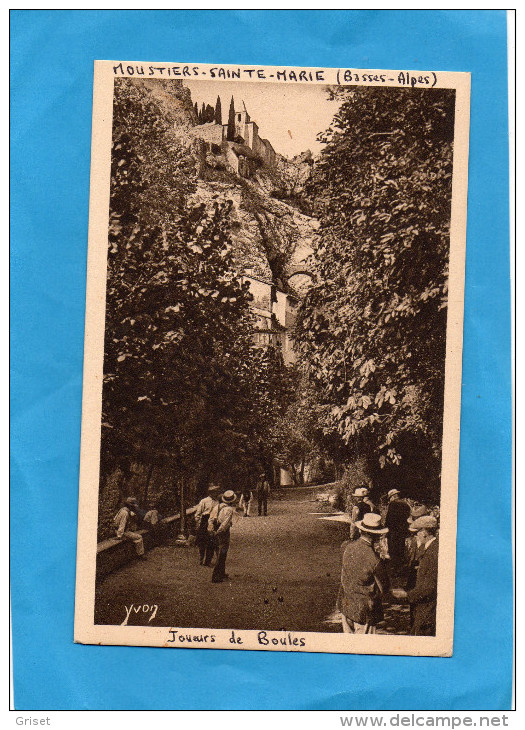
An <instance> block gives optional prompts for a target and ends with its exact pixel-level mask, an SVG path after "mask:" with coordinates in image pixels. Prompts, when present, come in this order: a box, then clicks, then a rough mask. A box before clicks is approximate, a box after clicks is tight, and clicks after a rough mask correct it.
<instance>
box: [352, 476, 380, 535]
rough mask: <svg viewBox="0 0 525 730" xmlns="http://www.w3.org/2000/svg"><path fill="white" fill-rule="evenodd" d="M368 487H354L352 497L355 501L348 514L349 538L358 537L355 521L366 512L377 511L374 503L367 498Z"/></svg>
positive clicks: (359, 519)
mask: <svg viewBox="0 0 525 730" xmlns="http://www.w3.org/2000/svg"><path fill="white" fill-rule="evenodd" d="M368 495H369V491H368V487H364V486H362V487H357V489H354V495H353V496H354V497H355V498H356V502H355V503H354V506H353V507H352V513H351V515H350V519H351V523H350V540H357V539H358V537H359V530H358V529H357V527H356V523H357V522H360V521H361V520H362V519H363V517H364V516H365V515H366V514H367V513H368V512H377V510H376V508H375V505H374V503H373V502H372V501H371V499H370V498H369V496H368Z"/></svg>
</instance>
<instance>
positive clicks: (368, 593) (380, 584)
mask: <svg viewBox="0 0 525 730" xmlns="http://www.w3.org/2000/svg"><path fill="white" fill-rule="evenodd" d="M356 527H357V529H358V530H359V533H360V537H359V539H358V540H354V541H351V542H349V543H348V544H347V546H346V548H345V551H344V553H343V568H342V571H341V591H340V594H339V601H338V603H339V606H338V607H339V610H340V612H341V615H342V623H343V631H344V632H345V633H347V634H375V631H376V625H377V623H378V621H381V619H382V618H383V610H382V604H381V596H382V595H383V593H385V592H386V591H387V590H388V577H387V574H386V570H385V566H384V562H383V561H382V560H381V558H380V557H379V556H378V554H377V552H376V550H375V547H376V546H377V543H378V542H379V540H380V539H381V536H382V535H385V534H386V533H387V532H388V530H387V528H385V527H382V526H381V516H380V515H376V514H374V513H373V512H367V513H366V514H365V515H364V517H363V519H362V520H359V521H358V522H356Z"/></svg>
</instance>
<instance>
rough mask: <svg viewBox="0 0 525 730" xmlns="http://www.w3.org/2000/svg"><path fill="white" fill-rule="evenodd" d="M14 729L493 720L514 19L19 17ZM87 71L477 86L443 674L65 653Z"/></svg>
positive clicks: (506, 629) (506, 444) (506, 518)
mask: <svg viewBox="0 0 525 730" xmlns="http://www.w3.org/2000/svg"><path fill="white" fill-rule="evenodd" d="M11 34H12V45H11V50H12V66H11V84H12V87H11V90H12V158H11V160H12V168H11V176H12V188H11V191H12V193H11V194H12V197H11V205H12V257H11V282H12V310H11V316H12V501H11V524H12V538H11V539H12V558H11V560H12V573H11V585H12V611H13V649H14V689H15V706H16V708H17V709H19V710H52V709H55V710H57V709H73V710H82V709H90V710H102V709H114V710H116V709H128V710H129V709H135V710H143V709H144V710H145V709H211V708H219V709H226V708H230V709H311V710H324V709H332V710H346V711H351V710H384V709H387V710H445V709H446V710H503V709H508V708H509V707H510V701H511V674H512V559H511V457H510V455H511V379H510V294H509V239H508V136H507V116H506V115H507V71H506V62H507V58H506V16H505V12H504V11H499V10H496V11H453V10H452V11H451V10H447V11H443V10H442V11H421V10H420V11H417V10H416V11H381V10H363V11H352V10H347V11H266V10H257V11H246V10H245V11H187V10H186V11H119V10H108V11H27V10H26V11H12V13H11ZM94 59H130V60H142V61H148V60H157V61H168V60H172V61H188V62H192V61H193V62H194V61H197V62H203V63H235V64H275V65H290V66H303V65H304V66H321V67H322V66H335V67H354V68H399V69H414V70H415V69H435V70H448V71H470V72H472V107H471V133H470V162H469V198H468V205H469V208H468V237H467V265H466V292H465V343H464V364H463V392H462V398H463V400H462V430H461V463H460V484H459V523H458V524H459V529H458V543H457V549H458V550H457V553H458V562H457V594H456V623H455V646H454V656H453V657H452V658H447V659H443V658H413V657H385V656H375V657H374V656H351V655H349V656H343V655H330V654H325V655H323V654H317V655H316V654H293V653H291V654H286V653H270V652H241V651H238V652H234V651H230V652H227V651H213V650H200V651H199V650H191V651H190V650H180V651H165V650H162V649H154V648H127V647H98V646H81V645H75V644H73V600H74V579H75V552H76V519H77V498H78V497H77V495H78V466H79V448H80V416H81V390H82V357H83V334H84V297H85V278H86V250H87V226H88V193H89V164H90V135H91V103H92V81H93V60H94Z"/></svg>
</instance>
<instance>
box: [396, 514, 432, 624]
mask: <svg viewBox="0 0 525 730" xmlns="http://www.w3.org/2000/svg"><path fill="white" fill-rule="evenodd" d="M409 529H410V531H411V532H413V533H415V534H416V535H417V538H418V541H419V545H420V548H419V565H418V568H417V577H416V584H415V586H414V588H412V589H410V590H408V591H405V590H404V589H403V588H393V589H392V595H393V596H394V597H395V598H398V599H406V600H407V601H408V603H409V604H410V610H411V615H412V617H413V624H412V631H411V634H412V636H435V635H436V605H437V580H438V553H439V541H438V538H437V536H436V532H437V520H436V518H435V517H433V516H432V515H425V516H424V517H419V518H418V519H417V520H415V521H414V522H413V523H412V524H411V525H410V528H409Z"/></svg>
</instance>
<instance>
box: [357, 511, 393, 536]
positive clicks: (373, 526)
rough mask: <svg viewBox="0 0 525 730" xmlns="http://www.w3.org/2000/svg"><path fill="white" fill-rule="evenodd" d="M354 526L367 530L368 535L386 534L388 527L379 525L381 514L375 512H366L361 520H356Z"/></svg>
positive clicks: (363, 530)
mask: <svg viewBox="0 0 525 730" xmlns="http://www.w3.org/2000/svg"><path fill="white" fill-rule="evenodd" d="M355 526H356V527H357V528H358V530H360V531H361V532H367V533H368V534H369V535H386V533H387V532H388V527H381V515H376V514H375V512H367V513H366V514H365V516H364V517H363V519H362V520H358V521H357V522H356V523H355Z"/></svg>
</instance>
